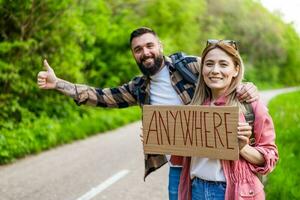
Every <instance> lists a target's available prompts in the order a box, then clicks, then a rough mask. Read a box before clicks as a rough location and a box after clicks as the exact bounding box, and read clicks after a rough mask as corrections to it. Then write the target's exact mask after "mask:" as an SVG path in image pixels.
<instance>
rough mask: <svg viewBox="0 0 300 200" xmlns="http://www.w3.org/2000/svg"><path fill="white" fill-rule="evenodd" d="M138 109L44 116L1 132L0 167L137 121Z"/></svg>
mask: <svg viewBox="0 0 300 200" xmlns="http://www.w3.org/2000/svg"><path fill="white" fill-rule="evenodd" d="M139 110H140V109H139V108H138V107H133V108H130V109H120V110H115V109H110V110H107V109H101V115H99V110H98V111H95V110H92V109H85V113H84V114H83V115H82V116H80V115H77V114H76V113H72V114H71V115H69V116H68V117H67V118H63V119H57V118H50V117H49V116H47V115H46V114H43V115H42V116H40V118H38V119H35V120H34V121H24V122H22V123H20V124H19V126H18V127H17V128H15V129H14V130H13V131H10V130H8V129H2V131H1V133H0V149H1V151H0V164H4V163H8V162H11V161H13V160H14V159H16V158H20V157H23V156H25V155H28V154H31V153H39V152H40V151H42V150H46V149H49V148H51V147H54V146H57V145H61V144H64V143H69V142H72V141H73V140H78V139H83V138H86V137H88V136H90V135H93V134H95V133H98V132H104V131H107V130H110V129H113V128H117V127H119V126H122V125H124V124H127V123H129V122H133V121H136V120H138V119H139V118H140V115H141V113H140V111H139ZM124 115H126V118H125V117H124Z"/></svg>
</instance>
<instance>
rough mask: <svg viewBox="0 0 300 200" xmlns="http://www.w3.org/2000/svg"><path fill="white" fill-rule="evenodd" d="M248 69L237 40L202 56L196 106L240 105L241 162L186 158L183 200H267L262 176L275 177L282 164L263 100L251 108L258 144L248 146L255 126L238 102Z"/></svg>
mask: <svg viewBox="0 0 300 200" xmlns="http://www.w3.org/2000/svg"><path fill="white" fill-rule="evenodd" d="M243 75H244V65H243V61H242V59H241V57H240V54H239V52H238V49H237V45H236V42H234V41H232V40H208V42H207V46H206V48H205V49H204V50H203V53H202V60H201V68H200V76H201V78H199V81H198V83H197V87H196V90H195V94H194V97H193V99H192V102H191V104H193V105H210V106H224V105H230V106H232V105H233V106H238V107H239V108H240V119H239V121H240V122H239V125H238V142H239V148H240V151H239V152H240V158H239V160H237V161H229V160H218V159H209V158H200V157H192V158H185V159H184V168H183V171H182V174H181V179H180V188H179V199H181V200H188V199H192V200H199V199H205V200H210V199H213V200H217V199H229V200H233V199H249V198H250V199H265V194H264V191H263V185H262V183H261V182H260V180H259V179H258V177H257V174H267V173H269V172H271V171H272V170H273V169H274V167H275V165H276V162H277V160H278V151H277V147H276V145H275V131H274V126H273V122H272V118H271V117H270V115H269V114H268V110H267V108H266V107H265V105H264V104H263V103H262V102H260V101H255V102H253V103H251V106H252V108H253V112H254V115H255V120H254V124H253V129H254V130H253V131H254V135H255V144H253V145H250V144H249V137H250V136H251V134H252V132H251V129H252V127H251V126H250V125H249V124H248V123H246V121H245V117H244V113H245V111H246V109H245V105H244V104H242V103H240V102H239V100H238V98H237V93H236V89H237V86H238V85H240V84H241V82H242V79H243Z"/></svg>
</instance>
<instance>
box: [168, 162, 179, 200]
mask: <svg viewBox="0 0 300 200" xmlns="http://www.w3.org/2000/svg"><path fill="white" fill-rule="evenodd" d="M181 170H182V167H170V171H169V187H168V190H169V200H177V199H178V185H179V180H180V174H181Z"/></svg>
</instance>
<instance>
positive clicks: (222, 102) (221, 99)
mask: <svg viewBox="0 0 300 200" xmlns="http://www.w3.org/2000/svg"><path fill="white" fill-rule="evenodd" d="M226 102H227V97H226V96H225V95H222V96H220V97H219V98H217V99H216V100H215V101H214V102H213V101H212V100H211V99H206V100H205V101H204V103H203V105H210V104H211V103H213V104H214V105H215V106H223V105H225V104H226Z"/></svg>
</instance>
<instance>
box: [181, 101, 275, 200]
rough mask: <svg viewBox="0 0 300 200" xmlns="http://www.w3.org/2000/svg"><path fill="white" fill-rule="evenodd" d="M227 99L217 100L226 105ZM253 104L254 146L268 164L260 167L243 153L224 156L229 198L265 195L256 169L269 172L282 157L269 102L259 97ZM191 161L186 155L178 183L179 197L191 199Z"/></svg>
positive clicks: (227, 198)
mask: <svg viewBox="0 0 300 200" xmlns="http://www.w3.org/2000/svg"><path fill="white" fill-rule="evenodd" d="M225 102H226V98H225V97H221V98H219V99H218V100H217V101H216V102H215V103H214V104H215V105H216V106H221V105H225ZM204 104H205V105H209V104H210V102H209V101H206V102H205V103H204ZM251 105H252V108H253V112H254V114H255V121H254V133H255V145H254V148H256V149H257V150H258V151H259V152H260V153H262V155H263V156H264V158H265V165H264V166H261V167H259V166H256V165H253V164H250V163H249V162H247V161H246V160H244V159H243V158H242V157H240V159H239V160H237V161H229V160H222V161H221V163H222V167H223V171H224V175H225V178H226V192H225V199H226V200H233V199H235V200H240V199H256V200H260V199H265V194H264V190H263V184H262V183H261V182H260V180H259V179H258V178H257V176H256V173H259V174H263V175H264V174H268V173H269V172H271V171H272V170H273V169H274V167H275V165H276V163H277V161H278V158H279V157H278V151H277V147H276V145H275V130H274V125H273V121H272V118H271V116H270V115H269V114H268V110H267V108H266V106H265V105H264V104H263V103H262V102H260V101H255V102H253V103H252V104H251ZM240 121H242V122H245V118H244V115H242V114H241V116H240ZM189 165H190V159H189V158H185V159H184V161H183V171H182V175H181V178H180V185H179V199H180V200H188V199H190V197H191V188H190V180H189V179H190V178H189V177H190V176H189V172H190V171H189ZM187 177H188V178H187Z"/></svg>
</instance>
